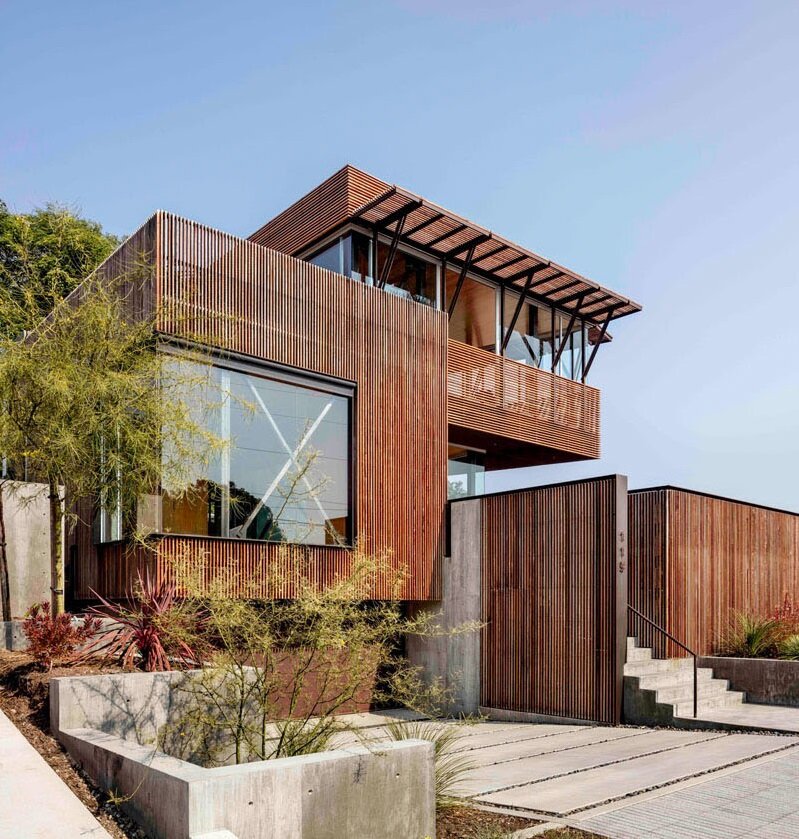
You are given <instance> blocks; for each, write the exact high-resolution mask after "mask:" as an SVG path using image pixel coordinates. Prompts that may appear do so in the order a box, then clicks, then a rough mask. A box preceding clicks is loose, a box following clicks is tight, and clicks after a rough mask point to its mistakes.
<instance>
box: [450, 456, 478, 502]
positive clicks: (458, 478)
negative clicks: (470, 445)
mask: <svg viewBox="0 0 799 839" xmlns="http://www.w3.org/2000/svg"><path fill="white" fill-rule="evenodd" d="M447 476H448V492H447V497H448V498H450V499H453V498H466V497H467V496H471V495H483V494H484V493H485V452H482V451H477V450H476V449H467V448H464V447H463V446H456V445H451V444H450V446H449V449H448V454H447Z"/></svg>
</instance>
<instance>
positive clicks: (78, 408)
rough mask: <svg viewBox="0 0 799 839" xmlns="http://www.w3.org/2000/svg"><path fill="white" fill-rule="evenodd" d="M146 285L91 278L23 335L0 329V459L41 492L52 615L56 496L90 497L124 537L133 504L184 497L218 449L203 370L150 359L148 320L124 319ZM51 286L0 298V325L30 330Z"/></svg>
mask: <svg viewBox="0 0 799 839" xmlns="http://www.w3.org/2000/svg"><path fill="white" fill-rule="evenodd" d="M147 281H148V277H147V275H146V272H145V274H144V275H141V276H136V272H135V271H133V272H130V273H128V274H127V275H126V276H121V277H107V276H104V275H102V274H98V275H95V276H93V277H91V278H89V279H88V280H86V281H85V282H84V284H83V285H82V286H81V289H80V292H79V293H78V295H77V296H76V295H72V297H70V299H69V300H67V301H65V302H62V303H60V304H59V305H57V306H56V308H55V309H54V310H53V311H52V312H51V313H50V314H49V315H48V316H47V317H46V318H45V320H44V321H43V322H42V323H40V324H39V325H38V326H37V328H36V330H35V332H34V333H32V334H31V335H28V336H27V337H26V338H25V339H23V340H19V339H17V337H16V336H14V335H11V334H10V332H9V331H8V330H7V331H6V332H5V333H0V452H3V454H4V456H5V457H6V458H8V459H9V460H10V461H12V462H22V461H25V462H26V463H27V465H28V466H27V468H28V471H29V473H31V474H33V475H34V476H36V479H37V480H41V481H42V482H43V483H45V484H46V485H47V488H48V501H49V507H50V531H51V546H50V555H51V578H52V581H51V588H52V591H53V596H52V603H53V613H54V614H59V613H60V612H62V611H63V609H64V563H63V556H62V553H63V550H62V533H63V529H64V521H65V519H66V518H68V517H69V516H70V513H69V512H68V511H67V509H66V508H65V505H64V499H65V497H67V498H70V499H80V498H89V499H97V500H98V504H99V509H98V513H99V514H101V515H104V516H105V517H106V518H107V519H108V520H112V521H114V523H115V525H116V526H117V527H118V528H120V529H121V528H122V526H123V524H126V525H127V526H128V528H130V529H133V530H135V529H136V524H137V518H136V516H137V504H138V501H139V499H140V498H142V497H143V496H147V495H150V496H152V495H155V494H157V493H159V492H160V491H162V490H164V491H168V492H169V493H170V494H171V495H172V497H180V495H181V494H187V493H190V492H192V488H193V487H194V486H196V478H197V476H198V474H201V472H202V468H203V466H204V464H205V463H206V462H207V461H208V459H209V458H211V457H213V455H214V453H215V452H216V451H217V450H218V448H219V445H220V442H219V440H218V438H216V437H215V436H214V435H213V434H212V433H211V432H209V431H208V430H207V427H208V424H207V423H206V422H205V420H204V415H205V411H206V403H205V402H204V398H205V397H206V396H209V397H210V394H211V393H212V391H211V388H210V387H209V385H208V382H209V376H210V366H209V365H208V364H207V363H206V361H205V359H203V358H202V357H201V356H200V355H198V354H195V355H193V356H192V357H191V358H188V357H184V356H181V355H175V354H165V353H163V352H161V351H160V349H159V341H158V337H157V333H156V330H155V325H156V323H157V318H158V313H151V314H149V315H144V314H142V313H140V312H139V313H137V316H136V317H135V318H134V317H130V316H129V311H128V309H129V307H128V302H129V298H130V296H131V295H135V293H136V291H137V286H138V285H139V284H140V283H143V282H147ZM51 288H52V285H51V282H50V279H48V277H47V276H44V277H42V276H37V277H30V278H29V279H28V280H26V284H25V293H24V294H22V295H16V296H15V295H5V296H0V322H2V323H5V324H9V323H23V322H31V321H32V319H33V317H34V313H33V312H31V307H33V308H34V309H35V307H36V306H37V305H38V303H39V302H40V301H41V300H42V299H44V298H45V297H46V295H47V294H49V293H50V290H51Z"/></svg>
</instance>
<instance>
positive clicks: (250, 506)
mask: <svg viewBox="0 0 799 839" xmlns="http://www.w3.org/2000/svg"><path fill="white" fill-rule="evenodd" d="M214 388H215V390H216V392H217V393H218V398H217V399H216V400H214V401H215V407H214V408H213V409H212V410H211V411H209V412H208V413H209V422H210V424H211V425H212V429H211V430H212V432H213V433H214V434H215V435H218V436H220V437H221V438H222V439H223V440H225V441H227V445H226V446H225V448H224V450H223V451H222V453H221V454H220V455H219V456H218V457H216V458H215V459H214V461H213V463H212V464H211V465H210V466H209V467H208V468H207V470H206V474H204V475H202V476H201V477H199V478H198V480H197V481H196V485H195V491H194V492H192V493H191V494H189V495H188V496H187V497H185V498H183V497H181V498H174V499H173V498H170V497H169V496H168V495H167V494H165V495H164V497H163V501H162V521H163V531H164V532H166V533H188V534H197V535H202V536H221V537H226V538H231V539H259V540H266V541H273V542H274V541H278V542H282V541H286V542H295V543H306V544H313V545H324V544H342V543H344V542H346V541H347V540H348V539H349V536H350V458H349V441H350V397H349V396H348V395H343V394H340V393H328V392H324V391H321V390H316V389H312V388H309V387H303V386H298V385H297V384H294V383H293V382H288V381H281V380H278V379H271V378H264V377H262V376H256V375H252V374H248V373H243V372H239V371H234V370H227V369H223V368H220V367H217V368H214Z"/></svg>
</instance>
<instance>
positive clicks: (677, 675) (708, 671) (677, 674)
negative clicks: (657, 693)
mask: <svg viewBox="0 0 799 839" xmlns="http://www.w3.org/2000/svg"><path fill="white" fill-rule="evenodd" d="M625 675H631V674H629V673H625ZM632 675H633V676H634V678H637V679H638V682H639V685H640V686H641V688H643V689H644V690H658V689H659V688H668V687H674V686H676V685H691V686H693V684H694V671H693V669H690V670H687V669H683V670H666V671H663V672H660V673H645V674H644V675H642V676H638V675H636V674H632ZM712 679H713V670H712V668H710V667H698V668H697V670H696V680H697V682H698V683H699V684H703V683H704V682H709V681H711V680H712Z"/></svg>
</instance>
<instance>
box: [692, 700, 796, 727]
mask: <svg viewBox="0 0 799 839" xmlns="http://www.w3.org/2000/svg"><path fill="white" fill-rule="evenodd" d="M699 720H700V721H704V722H710V723H714V724H716V725H718V724H719V723H720V724H721V725H725V726H731V727H739V728H748V729H759V730H761V731H782V732H786V733H793V732H796V733H797V734H799V708H785V707H781V706H779V705H757V704H755V703H753V702H744V704H743V705H735V706H733V707H732V708H716V709H713V710H708V711H706V712H705V713H703V714H700V715H699ZM688 722H689V724H690V723H691V720H688Z"/></svg>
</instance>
